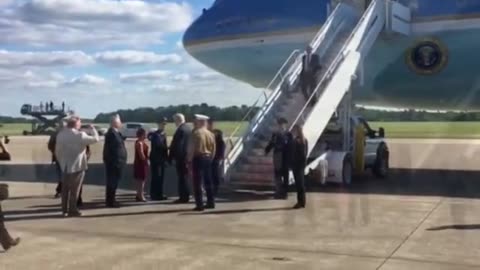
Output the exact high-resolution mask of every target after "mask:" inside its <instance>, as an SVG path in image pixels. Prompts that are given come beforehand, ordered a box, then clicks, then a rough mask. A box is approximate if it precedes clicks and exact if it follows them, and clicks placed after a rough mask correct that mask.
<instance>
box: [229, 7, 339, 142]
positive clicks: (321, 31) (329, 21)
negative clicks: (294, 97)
mask: <svg viewBox="0 0 480 270" xmlns="http://www.w3.org/2000/svg"><path fill="white" fill-rule="evenodd" d="M343 7H344V5H343V4H341V3H340V4H338V5H337V6H336V7H335V9H334V10H333V11H332V12H331V14H330V16H328V18H327V20H326V21H325V23H324V24H323V25H322V27H321V28H320V29H319V31H318V32H317V33H316V34H315V36H314V38H313V39H312V41H311V42H310V46H311V47H312V48H313V50H314V51H316V50H317V49H318V47H319V45H320V44H321V43H322V41H323V40H324V39H325V37H326V31H325V30H326V29H329V28H330V25H331V24H332V22H333V19H334V18H335V14H337V13H338V12H339V11H340V9H341V8H343ZM298 53H300V51H299V50H294V51H293V52H292V53H291V54H290V56H289V57H288V58H287V60H286V61H285V62H284V64H283V65H282V67H281V68H280V69H279V71H278V72H277V74H276V75H275V77H274V78H273V79H272V81H271V82H270V83H269V85H268V86H267V87H266V89H271V87H272V85H273V83H274V82H275V81H276V79H277V78H278V76H282V72H281V71H282V70H283V69H284V68H285V66H286V65H287V63H288V62H289V61H290V59H291V58H292V57H293V56H294V55H295V54H298ZM297 57H298V56H297ZM300 67H301V65H300V64H299V65H298V66H296V67H295V68H294V72H292V74H291V75H292V77H293V76H295V77H297V76H298V72H299V71H300V69H299V68H300ZM292 68H293V67H292ZM287 74H288V73H287ZM281 78H282V80H281V82H280V83H279V85H278V86H277V87H276V89H275V91H274V92H272V93H271V94H270V95H269V97H273V96H275V94H276V93H277V92H278V91H279V90H281V87H279V86H281V83H283V81H284V80H285V78H284V77H281ZM262 97H265V98H266V100H265V102H264V104H263V105H264V106H265V105H266V104H267V102H268V101H269V100H268V97H267V95H266V93H265V90H264V91H263V92H262V94H261V95H260V96H259V97H258V99H257V100H256V101H255V103H254V105H253V106H252V107H250V110H249V111H248V112H247V114H246V115H245V116H244V117H243V118H242V121H241V123H242V122H244V121H245V120H247V119H248V116H249V115H250V114H251V113H252V112H253V110H254V109H255V106H256V105H257V104H258V103H259V102H260V100H261V99H262ZM270 101H271V100H270ZM262 108H263V106H262ZM261 112H262V110H260V111H259V115H260V113H261ZM258 118H260V117H254V118H253V119H255V120H257V119H258ZM241 123H240V124H239V125H238V126H237V127H236V128H235V129H234V131H233V132H232V133H231V135H230V136H229V138H228V142H229V143H230V145H233V138H234V137H235V135H236V133H237V132H238V131H239V130H240V129H241V127H242V124H241ZM254 124H256V122H254V123H252V125H254ZM248 131H249V130H247V132H248ZM237 142H238V140H237ZM232 150H233V148H232Z"/></svg>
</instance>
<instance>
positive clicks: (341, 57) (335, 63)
mask: <svg viewBox="0 0 480 270" xmlns="http://www.w3.org/2000/svg"><path fill="white" fill-rule="evenodd" d="M378 1H383V0H374V1H372V3H370V5H369V6H368V8H367V9H366V10H365V12H364V14H363V16H362V17H361V18H360V20H359V21H358V23H357V25H356V26H355V27H354V28H353V30H352V33H351V34H350V36H349V37H348V38H347V39H346V41H345V43H344V45H343V46H342V49H341V50H340V52H339V53H338V54H337V56H336V57H335V59H334V60H333V62H332V64H331V65H330V66H329V68H328V70H327V71H326V72H325V73H324V74H323V76H322V78H321V80H320V81H319V82H318V83H317V86H316V87H315V90H314V91H313V92H312V94H311V95H310V97H309V98H308V100H307V101H306V102H305V105H304V106H303V108H302V109H301V110H300V112H299V114H298V115H297V117H296V118H295V121H293V122H292V124H291V125H290V128H289V130H290V131H291V130H292V129H293V127H294V126H295V125H296V124H298V121H299V120H300V118H302V117H303V114H304V113H305V111H306V110H307V108H309V104H310V103H311V102H312V100H313V98H314V97H315V96H316V94H317V92H318V91H319V90H320V89H321V86H322V85H323V84H324V83H326V82H327V80H328V79H330V78H331V75H332V74H333V73H334V71H335V70H336V69H337V68H338V66H339V65H340V63H341V62H342V61H343V60H345V57H346V56H347V54H348V51H347V47H348V45H349V44H350V42H351V41H352V39H353V38H354V36H355V35H356V34H357V30H358V29H360V27H361V26H363V25H364V24H365V23H369V21H367V22H366V18H368V17H369V16H371V13H373V11H374V8H376V6H377V4H378Z"/></svg>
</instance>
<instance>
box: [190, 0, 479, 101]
mask: <svg viewBox="0 0 480 270" xmlns="http://www.w3.org/2000/svg"><path fill="white" fill-rule="evenodd" d="M370 1H371V0H350V1H347V0H345V1H344V2H350V3H352V4H354V5H356V6H357V7H358V8H360V9H362V8H363V9H364V8H365V7H366V6H367V5H368V3H369V2H370ZM338 2H342V0H260V1H259V0H217V1H215V2H214V4H213V5H212V7H210V8H209V9H204V11H203V14H202V15H201V16H200V17H199V18H198V19H197V20H196V21H195V22H194V23H193V24H192V25H191V26H190V27H189V28H188V29H187V31H186V33H185V35H184V38H183V43H184V47H185V48H186V50H187V51H188V52H189V53H190V54H191V55H192V56H193V57H194V58H196V59H197V60H198V61H200V62H202V63H204V64H205V65H207V66H209V67H211V68H212V69H215V70H217V71H219V72H221V73H223V74H226V75H228V76H230V77H233V78H235V79H238V80H241V81H244V82H248V83H250V84H252V85H253V86H255V87H265V86H266V84H268V82H269V81H270V80H271V79H272V77H273V76H274V74H275V73H276V71H277V70H278V68H279V67H280V66H281V65H282V64H283V62H284V61H285V60H286V58H287V57H288V55H290V53H291V52H292V51H293V50H295V49H300V50H303V49H304V48H305V46H306V44H308V43H309V42H310V41H311V40H312V38H313V37H314V35H315V33H316V32H317V31H318V30H319V29H320V27H321V26H322V24H323V23H324V22H325V21H326V19H327V17H328V15H329V13H330V12H331V11H332V9H333V8H334V7H335V5H336V4H337V3H338ZM398 2H401V3H402V4H403V5H405V6H408V7H410V8H411V10H412V25H411V26H412V34H411V35H410V36H386V35H383V36H380V37H379V38H378V39H377V40H376V42H375V44H374V46H373V48H372V49H371V51H370V53H369V55H368V57H367V58H366V61H365V63H364V67H365V69H364V70H365V83H364V85H363V86H362V87H361V88H359V89H355V90H354V91H353V95H354V100H355V103H356V104H359V105H370V106H381V107H395V108H419V109H420V108H421V109H434V110H446V109H455V110H457V109H458V110H478V109H480V93H479V92H480V1H479V0H398Z"/></svg>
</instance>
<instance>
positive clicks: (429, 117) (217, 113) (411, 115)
mask: <svg viewBox="0 0 480 270" xmlns="http://www.w3.org/2000/svg"><path fill="white" fill-rule="evenodd" d="M258 110H259V108H253V109H252V110H250V107H248V106H246V105H242V106H230V107H225V108H220V107H217V106H211V105H208V104H206V103H202V104H199V105H177V106H168V107H158V108H138V109H130V110H118V111H116V112H109V113H100V114H99V115H97V116H96V117H95V119H94V121H95V122H96V123H107V122H109V120H110V117H111V116H112V115H114V114H119V115H120V117H121V118H122V120H123V121H124V122H143V123H154V122H156V121H158V119H161V118H162V117H166V118H168V119H169V120H171V118H172V116H173V115H174V114H175V113H183V114H184V115H185V117H186V118H187V121H191V120H193V118H194V115H195V114H205V115H208V116H210V117H211V118H212V119H214V120H215V121H241V120H242V119H244V118H245V116H246V114H247V112H249V114H248V116H247V117H246V118H245V119H246V120H247V121H248V120H251V119H252V118H253V116H254V115H255V114H256V112H257V111H258ZM356 113H357V114H359V115H361V116H363V117H364V118H365V119H367V120H368V121H383V122H412V121H415V122H419V121H425V122H426V121H430V122H432V121H438V122H445V121H454V122H458V121H480V112H478V113H467V112H430V111H419V110H403V111H385V110H373V109H365V108H356Z"/></svg>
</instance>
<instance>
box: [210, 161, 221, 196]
mask: <svg viewBox="0 0 480 270" xmlns="http://www.w3.org/2000/svg"><path fill="white" fill-rule="evenodd" d="M221 163H222V161H221V160H218V159H214V160H213V161H212V181H213V194H214V195H217V194H218V187H219V186H220V181H221V179H220V178H221V175H222V174H221V172H220V165H221Z"/></svg>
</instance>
